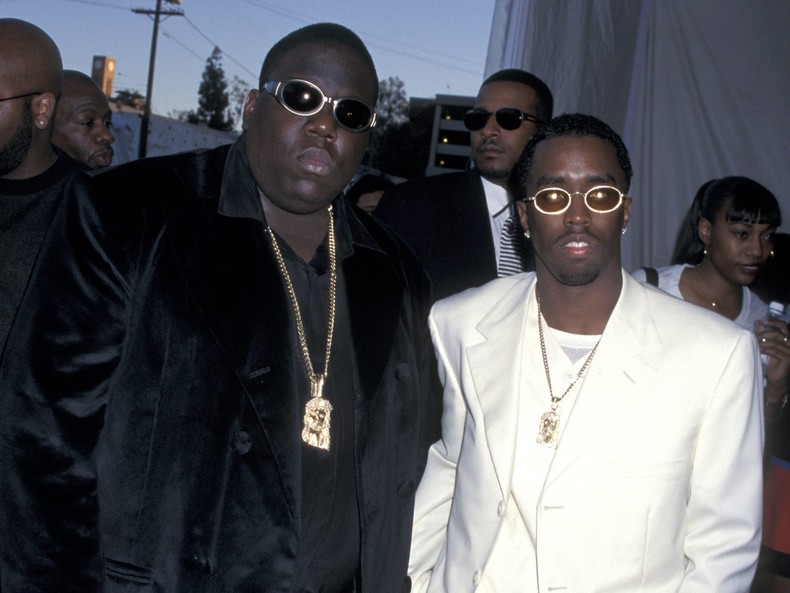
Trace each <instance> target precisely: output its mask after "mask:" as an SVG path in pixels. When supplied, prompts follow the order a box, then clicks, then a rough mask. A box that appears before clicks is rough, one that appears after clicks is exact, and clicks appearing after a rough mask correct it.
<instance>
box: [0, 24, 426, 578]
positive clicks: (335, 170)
mask: <svg viewBox="0 0 790 593" xmlns="http://www.w3.org/2000/svg"><path fill="white" fill-rule="evenodd" d="M377 88H378V81H377V76H376V71H375V68H374V65H373V62H372V60H371V58H370V55H369V53H368V51H367V49H366V48H365V46H364V44H363V43H362V41H361V40H360V39H359V38H358V37H357V36H356V35H355V34H354V33H352V32H351V31H349V30H348V29H346V28H344V27H341V26H339V25H333V24H325V23H324V24H318V25H311V26H308V27H305V28H303V29H299V30H297V31H295V32H294V33H291V34H290V35H288V36H286V37H285V38H283V39H282V40H280V41H279V42H278V43H277V44H275V46H274V47H273V48H272V49H271V51H270V52H269V54H268V55H267V57H266V59H265V60H264V63H263V67H262V69H261V78H260V84H259V87H258V89H257V90H253V91H252V92H251V93H250V95H249V97H248V99H247V102H246V104H245V108H244V129H245V132H244V133H243V134H242V136H241V137H240V138H239V140H238V141H237V142H236V143H234V144H233V145H231V146H225V147H221V148H218V149H214V150H210V151H199V152H194V153H185V154H181V155H175V156H171V157H163V158H158V159H147V160H142V161H137V162H133V163H129V164H128V165H124V166H121V167H118V168H115V169H110V170H107V171H105V172H103V173H99V174H93V175H91V176H88V175H81V176H79V178H77V180H76V181H75V183H73V184H72V186H71V187H70V189H69V190H68V191H67V193H66V196H65V197H64V202H63V205H62V208H61V209H60V210H59V213H58V216H57V217H56V219H55V221H54V223H53V227H52V232H51V233H50V235H49V236H48V239H47V241H46V243H45V245H44V247H43V250H42V254H41V259H40V261H39V264H38V266H37V268H36V270H35V271H34V274H33V278H32V280H31V286H30V290H29V291H28V296H27V298H26V299H25V300H24V302H23V305H22V307H21V309H20V314H19V316H18V317H17V322H16V324H15V326H14V328H13V329H12V333H11V337H10V342H9V344H10V345H11V347H10V348H9V356H7V357H6V359H5V361H4V365H3V367H2V369H0V381H1V383H0V390H1V391H0V393H2V399H1V400H0V403H1V404H2V405H0V465H2V467H3V479H2V480H0V500H2V508H1V509H0V513H2V524H3V525H5V526H6V528H5V532H4V535H3V537H2V538H1V539H0V560H1V561H2V577H3V582H2V588H3V591H4V593H15V592H21V591H25V592H42V593H43V592H47V593H49V592H52V591H58V592H59V593H64V592H75V593H76V592H78V591H79V592H80V593H94V592H95V593H98V592H102V593H116V592H121V591H123V592H131V591H139V592H141V593H142V592H150V591H166V592H167V593H196V592H200V593H220V592H221V593H226V592H227V593H229V592H239V593H241V592H252V591H255V592H264V591H265V592H266V593H286V592H287V593H291V592H294V591H299V592H306V591H322V592H328V593H347V592H352V591H353V592H355V593H401V592H402V591H404V590H406V591H407V590H408V588H409V583H408V579H407V577H406V567H407V561H408V550H409V537H410V533H411V518H412V512H413V504H414V500H413V499H414V491H415V487H416V483H417V481H418V479H419V474H420V471H421V467H422V465H423V464H424V462H425V458H426V452H427V443H425V442H423V440H422V437H421V427H422V426H423V409H424V406H423V401H422V400H423V398H424V396H425V394H426V391H427V389H426V384H427V379H426V377H427V361H428V357H429V348H430V344H429V341H428V339H427V325H426V313H427V311H426V308H427V304H428V303H427V296H428V293H427V291H428V286H427V279H426V278H425V276H424V274H423V273H422V271H421V270H420V269H419V266H418V265H417V263H416V262H415V261H414V260H413V257H411V256H410V254H409V252H408V249H406V248H405V246H403V245H402V244H401V243H399V242H398V240H397V239H396V238H395V237H394V235H392V234H390V233H389V232H385V231H384V230H383V229H382V228H380V227H379V226H378V225H377V224H376V223H375V221H373V220H371V219H370V218H369V217H358V216H357V213H356V211H355V209H354V208H352V207H350V206H348V205H347V204H346V203H345V202H344V200H343V199H342V198H341V197H339V196H341V192H342V189H343V187H344V186H345V185H346V184H347V183H348V182H349V180H350V179H351V177H352V175H353V173H354V171H355V170H356V168H357V166H358V165H359V162H360V161H361V159H362V156H363V155H364V153H365V150H366V147H367V141H368V130H369V129H370V127H371V126H373V125H374V124H375V114H374V111H373V105H374V104H375V102H376V95H377Z"/></svg>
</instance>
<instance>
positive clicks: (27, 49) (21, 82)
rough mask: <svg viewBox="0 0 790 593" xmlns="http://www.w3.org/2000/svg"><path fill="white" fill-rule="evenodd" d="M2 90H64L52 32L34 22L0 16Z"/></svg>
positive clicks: (55, 92)
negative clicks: (49, 32) (47, 32)
mask: <svg viewBox="0 0 790 593" xmlns="http://www.w3.org/2000/svg"><path fill="white" fill-rule="evenodd" d="M0 64H2V66H3V67H2V68H0V91H2V96H0V99H2V98H3V97H11V96H14V95H18V94H22V93H32V92H44V91H47V92H50V93H52V94H53V95H55V96H56V97H58V96H59V95H60V93H61V91H62V90H63V63H62V62H61V59H60V51H59V50H58V46H57V45H55V42H54V41H52V38H50V36H49V35H47V34H46V33H44V31H42V30H41V29H39V28H38V27H36V26H35V25H34V24H32V23H28V22H27V21H22V20H19V19H0Z"/></svg>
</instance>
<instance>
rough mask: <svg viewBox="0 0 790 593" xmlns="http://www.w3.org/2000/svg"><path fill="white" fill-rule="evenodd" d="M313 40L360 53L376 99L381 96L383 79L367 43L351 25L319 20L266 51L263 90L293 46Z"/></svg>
mask: <svg viewBox="0 0 790 593" xmlns="http://www.w3.org/2000/svg"><path fill="white" fill-rule="evenodd" d="M309 43H330V44H335V45H342V46H344V47H347V48H348V49H350V50H351V51H352V52H354V53H355V54H357V55H358V56H359V58H360V59H361V60H362V62H363V63H364V64H365V66H366V67H367V69H368V70H369V71H370V76H371V78H372V80H373V88H372V91H373V98H374V102H375V101H376V100H377V99H378V94H379V79H378V75H377V74H376V66H375V64H373V58H371V57H370V52H369V51H368V48H367V47H366V46H365V43H364V42H363V41H362V39H360V38H359V36H358V35H357V34H356V33H354V32H353V31H352V30H351V29H349V28H347V27H344V26H343V25H338V24H335V23H315V24H312V25H307V26H306V27H302V28H301V29H297V30H296V31H292V32H291V33H288V35H286V36H285V37H283V38H282V39H280V41H278V42H277V43H275V44H274V45H273V46H272V48H271V49H270V50H269V53H267V54H266V57H265V58H264V60H263V65H262V66H261V74H260V77H259V78H258V90H259V91H262V90H263V85H264V84H265V83H266V82H267V81H268V80H270V77H271V73H272V71H273V70H274V69H275V68H276V67H277V66H278V65H279V63H280V62H281V61H282V59H283V57H284V56H285V55H286V54H287V53H288V52H290V51H291V50H293V49H295V48H297V47H300V46H302V45H306V44H309Z"/></svg>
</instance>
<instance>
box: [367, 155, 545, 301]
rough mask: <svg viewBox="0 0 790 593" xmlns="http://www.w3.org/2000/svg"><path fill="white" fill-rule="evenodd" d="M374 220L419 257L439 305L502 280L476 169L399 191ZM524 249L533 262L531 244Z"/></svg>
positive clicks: (392, 191) (409, 184)
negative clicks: (530, 254)
mask: <svg viewBox="0 0 790 593" xmlns="http://www.w3.org/2000/svg"><path fill="white" fill-rule="evenodd" d="M373 214H374V216H375V217H376V218H379V219H380V220H382V221H384V222H385V223H386V224H387V225H388V226H390V227H391V228H392V229H394V230H395V231H396V232H397V233H398V234H399V235H400V236H401V237H402V238H403V240H404V241H406V243H407V244H408V245H409V247H411V249H412V250H413V251H414V253H415V255H416V256H417V260H418V261H419V262H420V264H421V265H422V266H423V268H424V269H425V271H426V272H427V273H428V277H429V278H430V279H431V287H432V296H433V300H438V299H441V298H444V297H446V296H449V295H451V294H455V293H456V292H461V291H462V290H464V289H467V288H471V287H473V286H480V285H481V284H485V283H486V282H488V281H489V280H493V279H494V278H496V277H497V261H496V255H495V251H494V241H493V239H492V237H491V223H490V222H489V220H490V215H489V213H488V206H487V205H486V196H485V191H484V190H483V182H482V181H481V179H480V173H479V172H478V171H477V170H476V169H472V170H469V171H464V172H461V173H446V174H442V175H434V176H430V177H422V178H420V179H414V180H412V181H407V182H405V183H402V184H399V185H396V186H394V187H392V188H390V189H388V190H387V191H386V192H385V193H384V195H383V196H382V198H381V201H380V202H379V205H378V206H377V207H376V210H375V211H374V213H373ZM522 249H523V250H524V253H525V257H527V259H528V261H531V259H530V258H529V255H528V254H529V253H531V252H530V251H528V250H529V249H530V247H529V246H528V244H527V241H523V244H522ZM528 267H529V266H528Z"/></svg>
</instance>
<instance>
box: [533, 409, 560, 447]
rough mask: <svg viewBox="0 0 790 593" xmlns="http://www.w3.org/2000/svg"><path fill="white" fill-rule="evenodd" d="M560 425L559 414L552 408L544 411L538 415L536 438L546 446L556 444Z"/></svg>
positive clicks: (554, 445)
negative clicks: (541, 414)
mask: <svg viewBox="0 0 790 593" xmlns="http://www.w3.org/2000/svg"><path fill="white" fill-rule="evenodd" d="M559 427H560V416H559V414H557V412H555V411H554V410H551V411H549V412H546V413H545V414H543V416H541V417H540V424H539V425H538V440H537V442H538V443H540V444H541V445H546V446H548V447H556V446H557V436H558V433H559Z"/></svg>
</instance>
